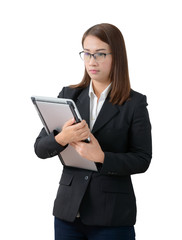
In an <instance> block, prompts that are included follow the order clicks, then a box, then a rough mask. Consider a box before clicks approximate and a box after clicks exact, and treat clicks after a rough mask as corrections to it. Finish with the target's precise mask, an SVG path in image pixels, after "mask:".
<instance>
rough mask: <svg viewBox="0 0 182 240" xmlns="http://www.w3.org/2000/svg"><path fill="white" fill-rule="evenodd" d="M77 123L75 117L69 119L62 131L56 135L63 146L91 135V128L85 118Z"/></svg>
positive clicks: (56, 138)
mask: <svg viewBox="0 0 182 240" xmlns="http://www.w3.org/2000/svg"><path fill="white" fill-rule="evenodd" d="M74 123H75V119H74V118H73V119H70V120H68V121H67V122H66V123H65V124H64V126H63V128H62V131H61V132H60V133H59V134H57V135H56V136H55V140H56V141H57V142H58V143H59V144H60V145H62V146H66V145H67V144H70V143H73V142H80V141H82V140H85V139H87V138H88V137H89V136H90V129H89V127H88V125H87V123H86V121H85V120H82V121H81V122H80V123H76V124H74Z"/></svg>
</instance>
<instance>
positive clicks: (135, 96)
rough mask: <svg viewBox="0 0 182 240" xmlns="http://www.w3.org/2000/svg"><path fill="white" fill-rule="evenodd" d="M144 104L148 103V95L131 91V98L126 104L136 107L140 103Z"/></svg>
mask: <svg viewBox="0 0 182 240" xmlns="http://www.w3.org/2000/svg"><path fill="white" fill-rule="evenodd" d="M142 102H143V103H144V102H145V103H146V102H147V97H146V95H144V94H142V93H139V92H137V91H134V90H133V89H131V92H130V96H129V98H128V100H127V101H126V103H127V104H130V105H133V106H135V105H137V104H139V103H142Z"/></svg>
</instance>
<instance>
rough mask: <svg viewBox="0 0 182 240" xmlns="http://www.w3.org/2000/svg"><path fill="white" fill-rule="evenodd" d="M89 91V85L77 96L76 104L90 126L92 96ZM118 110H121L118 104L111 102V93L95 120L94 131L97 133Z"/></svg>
mask: <svg viewBox="0 0 182 240" xmlns="http://www.w3.org/2000/svg"><path fill="white" fill-rule="evenodd" d="M88 91H89V87H87V88H85V89H83V91H82V92H81V94H80V95H79V96H78V98H77V101H76V105H77V108H78V111H79V113H80V115H81V117H82V119H84V120H85V121H86V122H87V124H88V126H90V98H89V95H88ZM118 112H119V108H118V107H117V105H113V104H112V103H110V102H109V95H108V97H107V98H106V100H105V102H104V104H103V106H102V108H101V110H100V113H99V115H98V117H97V119H96V121H95V124H94V126H93V129H92V133H95V132H96V131H98V130H99V129H100V128H102V127H103V126H104V125H105V124H106V123H107V122H108V121H110V119H112V118H113V117H114V116H115V115H116V114H117V113H118Z"/></svg>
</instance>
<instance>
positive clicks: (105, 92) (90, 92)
mask: <svg viewBox="0 0 182 240" xmlns="http://www.w3.org/2000/svg"><path fill="white" fill-rule="evenodd" d="M110 90H111V83H110V84H109V85H108V86H107V88H106V89H104V91H103V92H102V93H101V95H100V98H103V99H106V98H107V95H108V93H109V92H110ZM91 96H95V93H94V89H93V86H92V80H91V81H90V87H89V97H91Z"/></svg>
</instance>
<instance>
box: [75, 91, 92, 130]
mask: <svg viewBox="0 0 182 240" xmlns="http://www.w3.org/2000/svg"><path fill="white" fill-rule="evenodd" d="M88 91H89V87H87V88H85V89H83V91H82V92H81V93H80V95H79V96H78V98H77V101H76V105H77V108H78V111H79V113H80V115H81V117H82V119H84V120H85V121H86V122H87V124H88V126H90V98H89V95H88Z"/></svg>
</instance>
